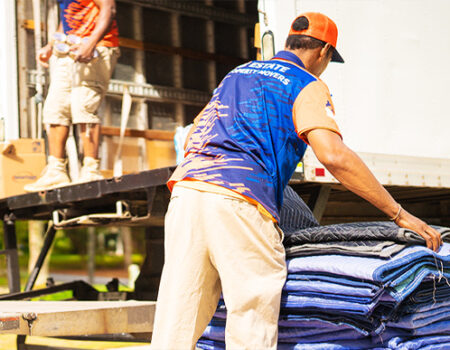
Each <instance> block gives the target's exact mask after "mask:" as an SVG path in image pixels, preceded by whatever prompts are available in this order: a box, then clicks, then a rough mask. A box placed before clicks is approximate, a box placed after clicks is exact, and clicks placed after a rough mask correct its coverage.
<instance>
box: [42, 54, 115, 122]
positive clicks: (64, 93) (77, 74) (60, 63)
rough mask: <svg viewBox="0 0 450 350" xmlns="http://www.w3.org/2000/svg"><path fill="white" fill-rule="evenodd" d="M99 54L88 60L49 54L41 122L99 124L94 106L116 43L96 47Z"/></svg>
mask: <svg viewBox="0 0 450 350" xmlns="http://www.w3.org/2000/svg"><path fill="white" fill-rule="evenodd" d="M97 51H98V53H99V57H98V58H96V59H94V60H92V61H91V62H89V63H77V62H74V60H73V59H72V58H70V57H69V56H64V57H56V56H52V58H51V60H50V88H49V91H48V94H47V98H46V100H45V103H44V112H43V114H44V124H51V125H66V126H69V125H71V124H80V123H82V124H99V123H100V118H99V117H98V115H97V110H98V108H99V107H100V103H101V102H102V99H103V97H104V96H105V93H106V91H107V89H108V83H109V79H110V78H111V75H112V72H113V70H114V67H115V65H116V62H117V59H118V57H119V56H120V50H119V48H118V47H97Z"/></svg>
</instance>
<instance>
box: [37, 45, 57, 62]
mask: <svg viewBox="0 0 450 350" xmlns="http://www.w3.org/2000/svg"><path fill="white" fill-rule="evenodd" d="M52 52H53V47H52V45H51V44H50V43H48V44H47V45H45V46H43V47H41V48H40V49H39V51H38V52H37V53H36V61H37V62H38V64H40V65H41V66H42V67H44V68H48V60H49V59H50V57H51V55H52Z"/></svg>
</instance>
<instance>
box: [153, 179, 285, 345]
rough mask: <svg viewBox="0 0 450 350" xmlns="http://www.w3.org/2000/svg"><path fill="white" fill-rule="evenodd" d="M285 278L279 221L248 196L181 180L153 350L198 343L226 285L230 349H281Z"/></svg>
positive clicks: (169, 217) (169, 219) (168, 232)
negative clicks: (214, 190)
mask: <svg viewBox="0 0 450 350" xmlns="http://www.w3.org/2000/svg"><path fill="white" fill-rule="evenodd" d="M285 280H286V261H285V252H284V247H283V245H282V233H281V230H280V229H278V227H277V226H276V224H274V223H273V222H272V221H271V220H270V219H269V218H267V217H266V216H264V215H262V214H261V213H260V212H259V211H258V210H257V208H256V207H255V206H254V205H252V204H250V203H248V202H246V201H244V200H240V199H236V198H232V197H228V196H224V195H220V194H215V193H210V192H202V191H198V190H194V189H189V188H184V187H181V186H178V185H176V186H175V187H174V190H173V192H172V198H171V201H170V204H169V209H168V212H167V214H166V218H165V265H164V268H163V273H162V278H161V284H160V287H159V294H158V302H157V306H156V315H155V323H154V329H153V339H152V344H151V349H152V350H168V349H180V350H187V349H193V348H194V347H195V344H196V342H197V340H198V338H199V337H200V336H201V335H202V333H203V331H204V330H205V328H206V326H207V324H208V322H209V321H210V320H211V318H212V316H213V314H214V312H215V310H216V307H217V303H218V300H219V297H220V293H221V291H222V292H223V296H224V300H225V304H226V307H227V322H226V331H225V342H226V347H227V349H231V350H234V349H251V350H255V349H258V350H263V349H276V347H277V337H278V316H279V311H280V298H281V290H282V287H283V285H284V283H285Z"/></svg>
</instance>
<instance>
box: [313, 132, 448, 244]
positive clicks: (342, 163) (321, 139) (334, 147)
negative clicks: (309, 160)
mask: <svg viewBox="0 0 450 350" xmlns="http://www.w3.org/2000/svg"><path fill="white" fill-rule="evenodd" d="M306 137H307V139H308V142H309V144H310V145H311V147H312V149H313V151H314V153H315V154H316V156H317V159H318V160H319V161H320V162H321V163H322V164H323V165H324V166H325V167H326V168H327V169H328V170H329V172H330V173H331V174H333V176H334V177H335V178H336V179H337V180H338V181H339V182H340V183H341V184H342V185H344V186H345V187H346V188H347V189H349V190H350V191H352V192H353V193H355V194H357V195H358V196H360V197H362V198H364V199H365V200H367V201H368V202H370V203H372V204H373V205H374V206H375V207H377V208H378V209H380V210H381V211H383V212H384V213H386V215H387V216H389V217H391V218H394V217H395V216H396V215H397V213H398V209H399V206H398V203H397V202H396V201H395V200H394V198H392V196H391V195H390V194H389V192H388V191H386V189H385V188H384V187H383V186H382V185H381V184H380V183H379V182H378V180H377V179H376V178H375V176H374V175H373V174H372V172H371V171H370V170H369V168H367V166H366V165H365V164H364V162H363V161H362V160H361V158H359V157H358V155H357V154H356V153H355V152H353V151H352V150H351V149H349V148H348V147H347V146H346V145H345V144H344V143H343V142H342V139H341V138H340V137H339V135H338V134H336V133H334V132H333V131H330V130H326V129H314V130H311V131H309V132H308V133H307V134H306ZM395 223H396V224H397V225H398V226H400V227H403V228H408V229H410V230H413V231H414V232H417V233H418V234H419V235H421V236H422V237H423V238H424V239H425V241H426V243H427V247H428V248H430V249H433V250H434V251H437V250H438V249H439V247H440V246H441V244H442V239H441V235H440V234H439V232H437V231H436V230H434V229H433V228H431V227H430V226H428V225H427V224H426V223H425V222H423V221H422V220H420V219H418V218H416V217H415V216H413V215H411V214H410V213H408V212H407V211H406V210H404V209H402V210H401V212H400V215H399V216H398V218H397V219H396V220H395Z"/></svg>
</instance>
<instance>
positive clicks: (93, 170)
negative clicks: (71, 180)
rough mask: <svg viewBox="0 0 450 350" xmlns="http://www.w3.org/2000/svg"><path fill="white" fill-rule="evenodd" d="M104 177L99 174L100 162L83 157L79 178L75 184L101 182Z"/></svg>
mask: <svg viewBox="0 0 450 350" xmlns="http://www.w3.org/2000/svg"><path fill="white" fill-rule="evenodd" d="M104 178H105V177H104V176H103V175H102V173H101V172H100V160H99V159H95V158H92V157H84V159H83V167H82V168H81V172H80V178H79V179H78V180H77V183H83V182H90V181H95V180H102V179H104Z"/></svg>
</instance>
